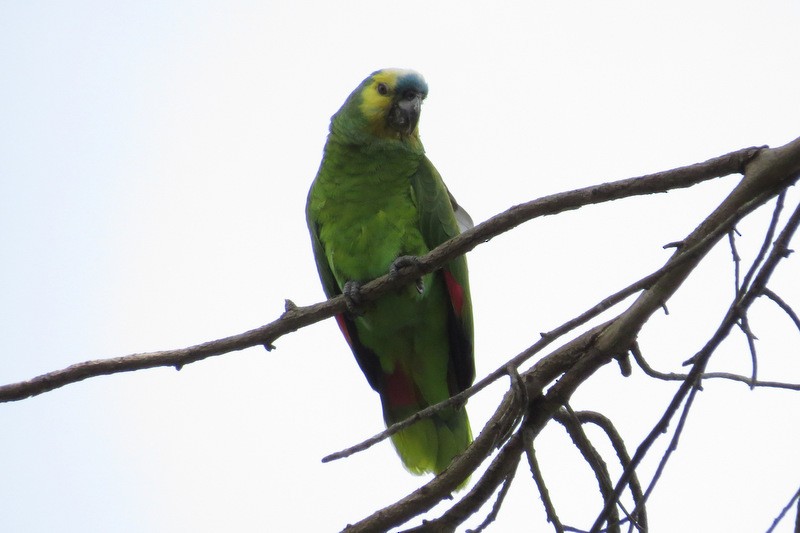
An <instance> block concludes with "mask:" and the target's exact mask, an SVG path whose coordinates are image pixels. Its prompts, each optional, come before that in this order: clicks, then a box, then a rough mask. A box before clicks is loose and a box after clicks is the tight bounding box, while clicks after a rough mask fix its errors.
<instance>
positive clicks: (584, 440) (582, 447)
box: [553, 404, 619, 533]
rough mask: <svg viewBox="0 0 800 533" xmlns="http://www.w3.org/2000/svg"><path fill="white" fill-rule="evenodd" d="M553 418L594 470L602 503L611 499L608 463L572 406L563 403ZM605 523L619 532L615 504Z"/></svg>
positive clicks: (612, 491)
mask: <svg viewBox="0 0 800 533" xmlns="http://www.w3.org/2000/svg"><path fill="white" fill-rule="evenodd" d="M553 419H554V420H555V421H556V422H558V423H559V424H561V425H562V426H564V429H566V430H567V434H569V436H570V438H571V439H572V442H573V444H575V447H576V448H578V451H580V452H581V455H583V458H584V459H585V460H586V462H587V463H588V464H589V466H590V467H591V469H592V471H593V472H594V476H595V478H597V484H598V485H599V487H600V495H601V496H602V497H603V503H606V502H608V501H610V500H613V499H614V486H613V484H612V483H611V476H610V475H609V474H608V465H606V462H605V461H604V460H603V458H602V457H601V456H600V454H599V453H598V452H597V450H596V449H595V447H594V446H593V445H592V442H591V441H590V440H589V437H588V436H587V435H586V432H585V431H583V427H582V425H581V422H580V420H579V419H578V417H577V416H576V415H575V412H574V411H573V410H572V408H570V407H569V404H567V405H565V406H564V409H562V410H560V411H558V412H557V413H556V414H555V416H554V417H553ZM607 523H608V527H607V529H608V531H609V532H610V533H619V513H618V512H617V509H616V506H614V507H613V508H612V509H611V512H610V513H609V514H608V520H607Z"/></svg>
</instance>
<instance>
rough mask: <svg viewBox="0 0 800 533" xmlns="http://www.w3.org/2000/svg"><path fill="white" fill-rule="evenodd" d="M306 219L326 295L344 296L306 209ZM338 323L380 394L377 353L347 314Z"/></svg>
mask: <svg viewBox="0 0 800 533" xmlns="http://www.w3.org/2000/svg"><path fill="white" fill-rule="evenodd" d="M309 205H310V203H309ZM306 219H307V221H308V227H309V229H310V230H311V232H310V233H311V247H312V249H313V250H314V260H315V261H316V262H317V270H318V271H319V277H320V280H322V289H323V290H324V291H325V295H326V296H327V297H328V298H333V297H334V296H338V295H340V294H342V289H341V288H340V287H339V284H338V283H337V282H336V278H335V277H334V276H333V272H332V271H331V267H330V264H329V263H328V258H327V256H326V255H325V249H324V248H323V246H322V243H321V242H320V240H319V228H318V226H317V223H316V222H315V221H314V219H313V216H312V215H311V212H310V211H309V210H308V209H306ZM336 323H337V324H338V325H339V329H340V330H341V331H342V335H344V338H345V340H346V341H347V344H349V345H350V349H351V350H352V351H353V355H355V357H356V361H357V362H358V366H359V368H361V371H362V372H363V373H364V375H365V376H366V378H367V381H368V382H369V384H370V386H371V387H372V388H373V389H374V390H376V391H378V392H380V389H381V387H382V381H381V375H382V372H381V365H380V362H379V360H378V357H377V356H376V355H375V352H374V351H372V350H371V349H369V348H367V347H366V346H364V344H363V343H362V342H361V340H360V339H359V338H358V331H356V324H355V322H353V319H352V318H350V317H349V316H348V315H347V313H339V314H338V315H336Z"/></svg>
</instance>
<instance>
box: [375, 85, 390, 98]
mask: <svg viewBox="0 0 800 533" xmlns="http://www.w3.org/2000/svg"><path fill="white" fill-rule="evenodd" d="M378 94H379V95H381V96H386V95H387V94H389V87H388V86H387V85H386V84H385V83H379V84H378Z"/></svg>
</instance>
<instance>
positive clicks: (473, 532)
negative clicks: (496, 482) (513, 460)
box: [466, 468, 517, 533]
mask: <svg viewBox="0 0 800 533" xmlns="http://www.w3.org/2000/svg"><path fill="white" fill-rule="evenodd" d="M516 473H517V469H516V468H514V469H512V470H510V471H509V472H508V475H506V478H505V479H504V480H503V484H502V485H500V490H499V491H497V498H496V499H495V501H494V505H492V510H491V512H490V513H489V514H488V515H486V518H485V519H484V520H483V522H481V523H480V525H479V526H478V527H476V528H475V529H468V530H467V532H466V533H481V531H484V530H485V529H486V528H487V527H489V525H490V524H491V523H492V522H494V521H495V520H497V515H498V514H500V507H502V505H503V501H504V500H505V499H506V494H508V489H510V488H511V482H512V481H514V474H516Z"/></svg>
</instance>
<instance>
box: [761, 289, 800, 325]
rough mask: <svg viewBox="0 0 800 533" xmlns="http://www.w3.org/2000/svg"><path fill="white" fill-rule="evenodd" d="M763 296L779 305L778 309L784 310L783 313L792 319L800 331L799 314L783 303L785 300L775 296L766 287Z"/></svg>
mask: <svg viewBox="0 0 800 533" xmlns="http://www.w3.org/2000/svg"><path fill="white" fill-rule="evenodd" d="M761 294H763V295H764V296H766V297H767V298H769V299H770V300H772V301H773V302H775V303H776V304H778V307H780V308H781V309H783V312H784V313H786V314H787V315H788V316H789V318H791V319H792V322H794V325H795V326H797V329H798V330H800V317H798V316H797V313H795V312H794V309H792V308H791V306H790V305H789V304H787V303H786V302H785V301H783V299H782V298H781V297H780V296H778V295H777V294H775V293H774V292H772V291H771V290H769V289H768V288H766V287H765V288H764V290H763V291H761Z"/></svg>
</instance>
